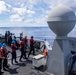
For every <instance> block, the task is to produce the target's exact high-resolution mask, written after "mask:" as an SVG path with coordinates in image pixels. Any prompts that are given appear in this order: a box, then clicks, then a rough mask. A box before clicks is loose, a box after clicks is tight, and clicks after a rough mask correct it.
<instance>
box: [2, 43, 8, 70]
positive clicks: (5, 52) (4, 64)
mask: <svg viewBox="0 0 76 75" xmlns="http://www.w3.org/2000/svg"><path fill="white" fill-rule="evenodd" d="M1 50H2V57H4V58H5V59H4V60H3V70H5V71H7V70H8V68H9V66H8V65H7V62H8V60H7V55H8V51H7V49H6V44H5V43H3V44H2V47H1Z"/></svg>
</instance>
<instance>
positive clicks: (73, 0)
mask: <svg viewBox="0 0 76 75" xmlns="http://www.w3.org/2000/svg"><path fill="white" fill-rule="evenodd" d="M59 5H65V6H68V7H70V8H72V9H73V10H74V12H76V0H0V27H2V26H5V27H8V26H10V27H12V26H16V27H17V26H47V25H48V24H47V18H48V14H49V12H50V11H51V10H52V9H53V8H55V7H57V6H59Z"/></svg>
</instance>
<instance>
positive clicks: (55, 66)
mask: <svg viewBox="0 0 76 75" xmlns="http://www.w3.org/2000/svg"><path fill="white" fill-rule="evenodd" d="M75 21H76V18H75V13H74V12H73V10H72V9H70V8H68V7H66V6H59V7H56V8H55V9H53V10H51V12H50V14H49V16H48V20H47V23H48V25H49V27H50V29H51V30H52V31H53V32H54V33H55V34H56V35H57V37H56V39H55V40H54V43H53V47H52V51H48V56H49V58H48V60H47V67H48V69H47V71H49V72H51V73H53V74H55V75H68V61H69V59H70V56H71V49H70V46H69V41H68V37H67V34H68V33H69V32H70V31H71V30H72V29H73V28H74V26H75Z"/></svg>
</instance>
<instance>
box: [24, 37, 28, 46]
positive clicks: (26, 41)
mask: <svg viewBox="0 0 76 75" xmlns="http://www.w3.org/2000/svg"><path fill="white" fill-rule="evenodd" d="M24 43H25V45H26V46H27V43H28V40H27V36H25V37H24Z"/></svg>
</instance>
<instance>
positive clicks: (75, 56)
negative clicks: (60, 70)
mask: <svg viewBox="0 0 76 75" xmlns="http://www.w3.org/2000/svg"><path fill="white" fill-rule="evenodd" d="M71 58H72V59H73V61H72V64H71V70H72V69H73V68H74V65H75V62H76V53H75V54H74V55H72V57H71Z"/></svg>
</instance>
